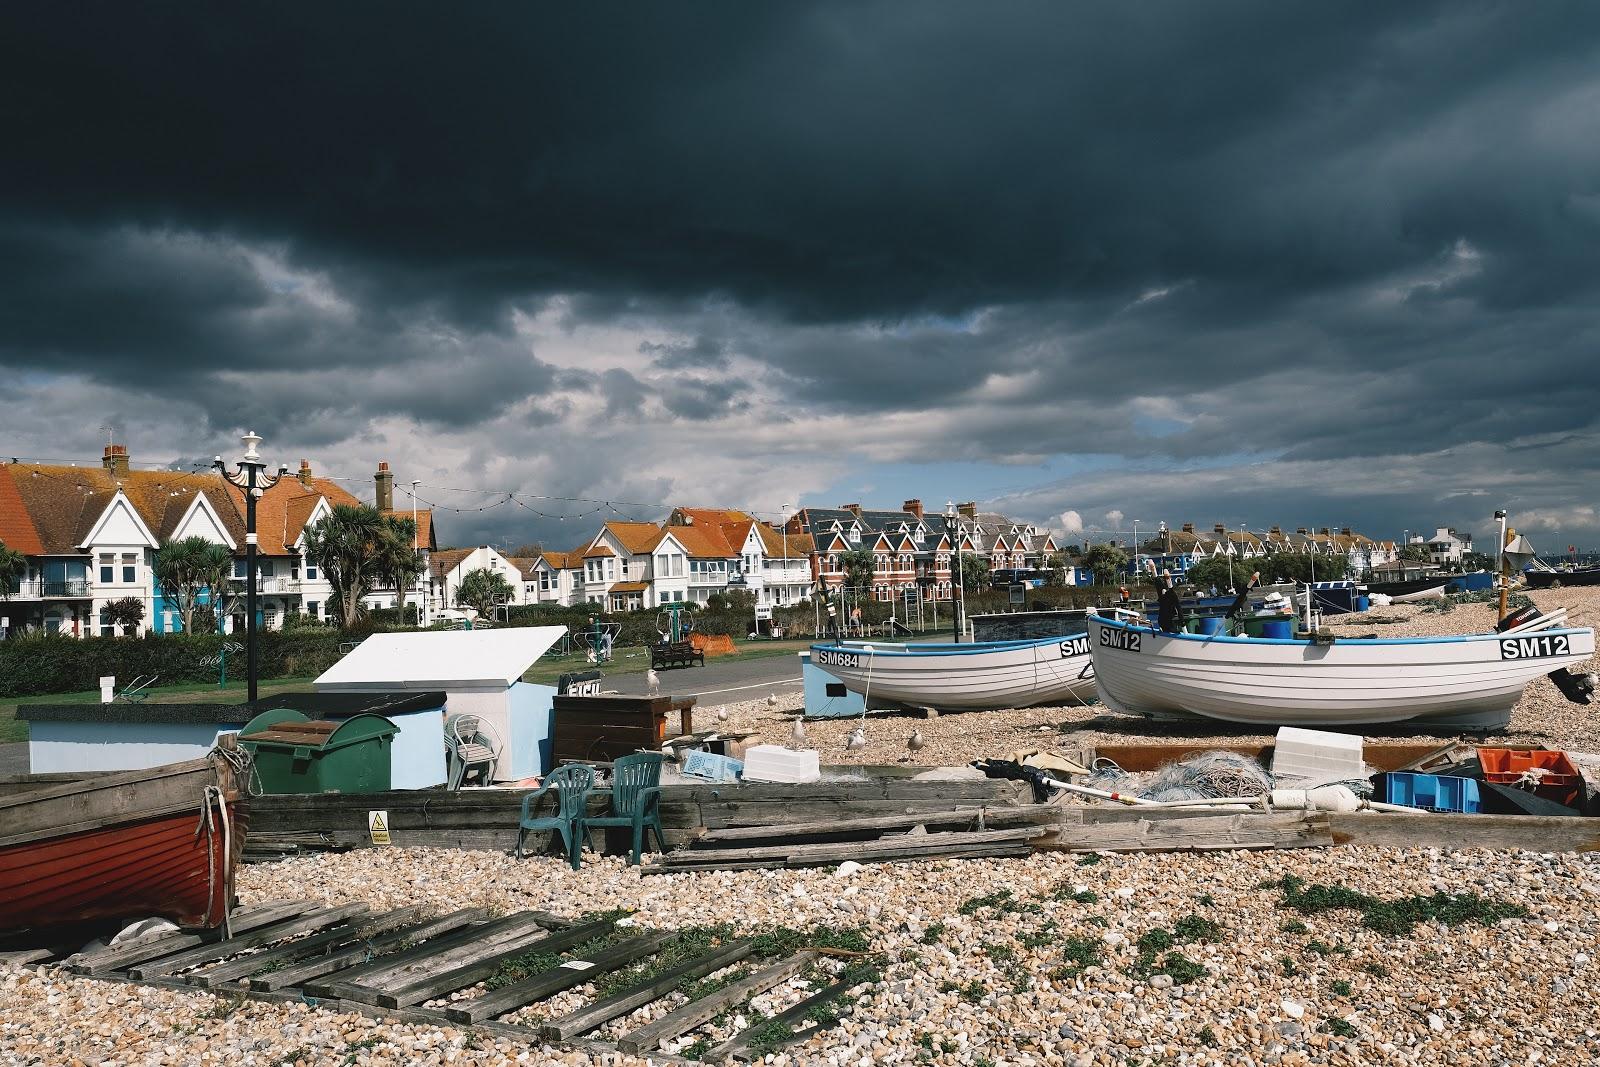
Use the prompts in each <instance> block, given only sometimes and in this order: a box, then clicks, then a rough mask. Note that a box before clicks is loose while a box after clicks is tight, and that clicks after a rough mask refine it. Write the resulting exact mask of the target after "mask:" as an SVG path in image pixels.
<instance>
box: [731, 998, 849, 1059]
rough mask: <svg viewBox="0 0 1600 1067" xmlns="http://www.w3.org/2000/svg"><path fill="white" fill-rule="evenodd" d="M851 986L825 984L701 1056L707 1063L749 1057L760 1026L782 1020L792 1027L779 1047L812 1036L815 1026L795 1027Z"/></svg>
mask: <svg viewBox="0 0 1600 1067" xmlns="http://www.w3.org/2000/svg"><path fill="white" fill-rule="evenodd" d="M850 988H851V987H850V986H849V985H846V984H845V983H844V982H834V983H832V984H831V985H827V986H824V987H823V988H822V989H820V990H819V991H817V992H815V993H813V994H811V995H810V996H809V997H806V998H805V999H804V1000H802V1001H800V1003H798V1004H795V1005H794V1006H793V1007H790V1008H788V1009H786V1010H784V1011H781V1012H779V1013H778V1014H776V1015H773V1016H771V1017H770V1018H766V1019H754V1020H751V1022H750V1025H749V1026H746V1027H745V1028H744V1029H743V1030H741V1031H739V1032H738V1033H737V1034H735V1035H734V1036H733V1037H731V1038H729V1039H728V1040H726V1041H724V1042H723V1043H722V1044H720V1045H717V1046H715V1047H713V1048H712V1049H711V1050H710V1051H708V1052H707V1053H706V1054H705V1055H704V1056H702V1057H701V1060H702V1061H703V1062H705V1063H721V1062H722V1061H724V1060H726V1059H729V1058H730V1057H732V1058H736V1059H749V1058H750V1057H749V1056H748V1055H747V1054H746V1050H747V1049H748V1047H749V1045H750V1041H751V1039H752V1038H754V1037H755V1035H756V1032H757V1031H758V1030H764V1029H765V1028H766V1027H768V1026H770V1025H771V1024H773V1023H781V1024H782V1025H784V1026H788V1027H790V1028H791V1029H790V1031H789V1036H788V1037H786V1038H784V1039H783V1040H782V1041H779V1042H776V1045H777V1047H780V1048H781V1047H782V1046H784V1045H787V1044H789V1043H790V1042H792V1041H795V1040H797V1039H799V1038H801V1037H805V1036H808V1035H809V1034H811V1033H812V1031H811V1030H798V1031H797V1030H794V1029H793V1027H795V1026H798V1025H799V1024H801V1023H803V1022H805V1021H806V1019H807V1017H808V1016H809V1015H810V1013H811V1009H812V1008H815V1007H818V1006H820V1005H823V1004H826V1003H828V1002H829V1001H832V1000H838V999H839V998H840V997H842V996H844V995H845V994H846V993H848V992H849V991H850Z"/></svg>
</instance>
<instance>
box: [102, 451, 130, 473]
mask: <svg viewBox="0 0 1600 1067" xmlns="http://www.w3.org/2000/svg"><path fill="white" fill-rule="evenodd" d="M100 465H101V466H102V467H104V468H105V469H106V470H108V471H110V472H111V476H112V477H113V478H126V477H127V476H128V446H127V445H106V452H105V456H104V458H102V459H101V460H100Z"/></svg>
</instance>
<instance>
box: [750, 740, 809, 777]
mask: <svg viewBox="0 0 1600 1067" xmlns="http://www.w3.org/2000/svg"><path fill="white" fill-rule="evenodd" d="M821 777H822V769H821V764H820V763H819V761H818V759H817V753H816V750H815V749H807V750H805V751H801V752H796V751H794V750H793V749H788V748H784V747H783V746H782V745H752V746H750V747H749V748H747V749H745V753H744V780H745V781H747V782H814V781H816V780H817V779H818V778H821Z"/></svg>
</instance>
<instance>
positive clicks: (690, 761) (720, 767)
mask: <svg viewBox="0 0 1600 1067" xmlns="http://www.w3.org/2000/svg"><path fill="white" fill-rule="evenodd" d="M679 770H680V771H681V772H682V773H683V774H684V775H686V776H687V777H690V778H704V779H706V780H707V781H710V782H736V781H738V780H739V776H740V775H742V774H744V761H743V760H736V759H734V758H733V757H732V756H723V755H719V754H718V753H716V752H707V751H706V750H705V749H703V748H691V749H690V750H689V751H688V752H685V753H684V754H683V765H682V766H681V767H680V768H679Z"/></svg>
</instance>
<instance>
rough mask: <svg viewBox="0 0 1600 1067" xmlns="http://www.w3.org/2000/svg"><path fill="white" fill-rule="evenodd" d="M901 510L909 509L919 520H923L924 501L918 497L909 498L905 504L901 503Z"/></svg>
mask: <svg viewBox="0 0 1600 1067" xmlns="http://www.w3.org/2000/svg"><path fill="white" fill-rule="evenodd" d="M900 510H901V511H909V512H911V514H913V515H915V516H916V517H917V521H918V522H921V521H922V501H920V500H916V499H912V500H907V501H906V502H905V503H904V504H901V505H900Z"/></svg>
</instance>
